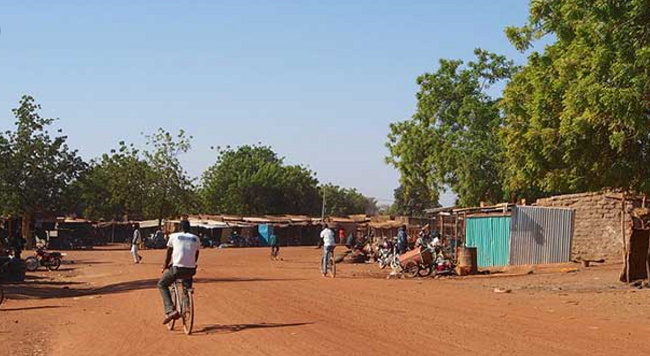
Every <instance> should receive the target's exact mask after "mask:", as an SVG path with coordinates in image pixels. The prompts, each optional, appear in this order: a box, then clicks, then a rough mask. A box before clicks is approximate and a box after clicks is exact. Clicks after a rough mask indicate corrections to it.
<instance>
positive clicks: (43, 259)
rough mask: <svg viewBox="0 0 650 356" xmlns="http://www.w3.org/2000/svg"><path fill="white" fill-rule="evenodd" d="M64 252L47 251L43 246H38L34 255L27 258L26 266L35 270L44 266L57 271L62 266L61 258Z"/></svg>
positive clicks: (29, 269) (30, 269)
mask: <svg viewBox="0 0 650 356" xmlns="http://www.w3.org/2000/svg"><path fill="white" fill-rule="evenodd" d="M62 259H63V254H61V253H60V252H50V251H45V250H44V249H43V248H40V247H39V248H37V249H36V252H34V256H29V257H27V258H26V259H25V267H26V268H27V270H28V271H30V272H34V271H36V270H37V269H38V267H40V266H43V267H46V268H47V269H49V270H50V271H56V270H57V269H59V267H61V260H62Z"/></svg>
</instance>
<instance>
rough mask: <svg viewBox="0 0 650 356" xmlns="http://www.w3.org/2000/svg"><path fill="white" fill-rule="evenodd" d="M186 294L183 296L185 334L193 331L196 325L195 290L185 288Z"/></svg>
mask: <svg viewBox="0 0 650 356" xmlns="http://www.w3.org/2000/svg"><path fill="white" fill-rule="evenodd" d="M184 294H185V296H184V297H183V330H184V331H185V335H190V334H191V333H192V327H193V326H194V298H193V295H194V291H193V290H191V289H190V290H187V289H184Z"/></svg>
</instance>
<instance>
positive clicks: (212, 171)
mask: <svg viewBox="0 0 650 356" xmlns="http://www.w3.org/2000/svg"><path fill="white" fill-rule="evenodd" d="M317 185H318V180H317V179H316V177H315V174H314V173H313V172H312V171H311V170H309V169H308V168H306V167H303V166H299V165H286V164H285V163H284V159H283V158H281V157H278V155H277V154H276V153H275V152H273V150H272V149H271V148H270V147H268V146H261V145H260V146H258V145H245V146H241V147H238V148H236V149H233V148H230V147H226V148H224V149H218V156H217V161H216V162H215V164H214V165H213V166H212V167H209V168H208V169H207V170H206V171H205V172H204V173H203V177H202V181H201V190H200V195H201V199H202V203H203V207H204V210H205V211H206V212H209V213H215V214H216V213H220V214H240V215H245V214H250V215H264V214H312V215H313V214H318V212H319V211H320V201H321V199H320V196H319V193H318V189H317Z"/></svg>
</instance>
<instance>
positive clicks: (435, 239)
mask: <svg viewBox="0 0 650 356" xmlns="http://www.w3.org/2000/svg"><path fill="white" fill-rule="evenodd" d="M431 244H432V245H433V246H436V247H440V246H442V243H440V239H439V238H437V237H435V238H434V239H433V241H432V242H431Z"/></svg>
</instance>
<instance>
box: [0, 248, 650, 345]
mask: <svg viewBox="0 0 650 356" xmlns="http://www.w3.org/2000/svg"><path fill="white" fill-rule="evenodd" d="M281 254H282V257H283V258H284V261H282V262H271V261H270V260H269V258H268V250H266V249H224V250H218V249H213V250H203V251H202V253H201V258H200V261H199V265H200V266H199V271H198V274H197V276H196V284H195V289H196V293H195V302H196V321H195V328H194V330H195V334H194V335H192V336H186V335H184V334H183V333H182V331H180V329H179V330H178V331H174V332H169V331H167V329H166V328H165V327H164V326H163V325H162V324H161V320H162V302H161V300H160V295H159V293H158V290H157V289H156V282H157V280H158V278H159V277H160V266H161V264H162V259H163V251H143V256H144V261H143V262H144V263H143V264H140V265H134V264H133V263H132V260H131V256H130V254H129V252H128V251H126V250H124V251H115V250H97V251H83V252H71V253H69V254H68V256H66V258H67V259H68V260H74V261H75V263H74V264H69V265H64V266H62V268H61V271H59V272H44V271H41V272H39V273H37V274H34V275H31V277H30V279H29V280H28V282H27V283H26V284H22V285H3V288H5V291H6V292H7V294H8V297H9V298H10V299H9V300H8V301H6V302H5V303H4V304H3V305H2V306H1V307H0V345H2V347H1V348H0V355H12V356H13V355H15V356H18V355H53V356H63V355H65V356H71V355H83V356H94V355H139V356H146V355H156V356H163V355H195V356H200V355H310V356H315V355H329V356H331V355H368V354H394V353H396V352H399V353H400V354H422V353H423V352H425V353H427V354H434V353H436V354H450V355H522V354H526V355H608V356H611V355H619V354H623V353H625V354H627V355H644V354H648V353H649V352H650V345H649V344H648V343H647V340H648V338H649V337H650V310H649V308H648V305H649V303H650V291H649V290H645V289H644V290H630V289H629V288H627V287H626V286H622V285H620V284H619V283H617V282H615V280H616V276H617V273H618V269H617V266H605V267H596V268H589V269H586V270H581V271H579V272H577V273H555V274H540V273H537V272H536V273H535V274H533V275H527V276H516V277H508V276H492V277H490V278H485V277H473V278H459V279H444V280H433V279H427V280H386V279H385V278H379V277H381V276H385V274H386V273H387V272H384V271H382V272H379V271H378V269H377V267H376V266H375V265H348V264H341V265H339V272H340V273H339V276H337V278H336V279H325V278H323V277H321V276H320V274H319V271H318V263H319V257H320V251H319V250H315V249H313V248H284V249H282V251H281ZM495 287H499V288H509V289H512V293H509V294H499V293H495V292H494V288H495ZM177 329H178V328H177Z"/></svg>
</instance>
